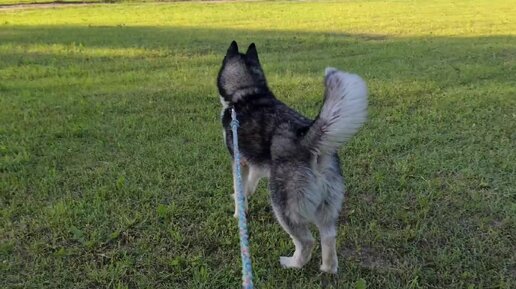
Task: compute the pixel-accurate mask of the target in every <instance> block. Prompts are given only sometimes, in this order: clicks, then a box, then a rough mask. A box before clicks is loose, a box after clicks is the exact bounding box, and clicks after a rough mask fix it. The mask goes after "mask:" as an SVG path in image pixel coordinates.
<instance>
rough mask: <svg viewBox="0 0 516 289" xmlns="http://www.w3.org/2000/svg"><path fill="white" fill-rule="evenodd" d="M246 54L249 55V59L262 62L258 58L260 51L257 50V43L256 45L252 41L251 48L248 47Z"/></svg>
mask: <svg viewBox="0 0 516 289" xmlns="http://www.w3.org/2000/svg"><path fill="white" fill-rule="evenodd" d="M245 56H247V59H250V60H254V61H256V62H258V63H260V60H259V59H258V51H256V45H254V43H251V45H249V48H247V52H246V53H245Z"/></svg>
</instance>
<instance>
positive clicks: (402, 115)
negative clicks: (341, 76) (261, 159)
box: [0, 0, 516, 289]
mask: <svg viewBox="0 0 516 289" xmlns="http://www.w3.org/2000/svg"><path fill="white" fill-rule="evenodd" d="M510 2H511V1H502V0H494V1H490V0H485V1H484V0H479V1H445V0H442V1H441V0H439V1H423V0H421V1H419V0H418V1H386V0H385V1H345V2H342V3H336V2H266V3H238V4H237V3H176V4H171V3H169V4H120V5H118V4H117V5H95V6H88V7H86V6H82V7H68V8H59V9H41V10H3V11H0V276H1V277H0V288H221V289H226V288H238V287H239V283H240V278H241V275H240V270H241V269H240V259H239V258H240V255H239V244H238V231H237V224H236V221H235V220H234V219H233V217H232V209H233V202H232V199H231V198H230V193H231V190H232V181H231V170H230V158H229V156H228V153H227V151H226V149H225V146H224V145H223V142H222V137H221V125H220V123H219V114H220V103H219V99H218V95H217V90H216V87H215V78H216V74H217V71H218V68H219V65H220V63H221V61H222V58H223V56H224V53H225V50H226V48H227V47H228V45H229V43H230V42H231V40H233V39H236V40H237V41H239V43H240V45H241V46H245V45H247V44H249V43H250V42H255V43H256V44H257V47H258V51H259V53H261V60H262V63H263V66H264V69H265V71H266V73H267V75H268V80H269V83H270V86H271V87H272V89H273V91H274V92H275V93H276V95H277V97H278V98H280V99H281V100H283V101H284V102H286V103H287V104H289V105H291V106H292V107H294V108H296V109H298V110H300V111H302V112H303V113H305V114H306V115H308V116H311V117H314V116H315V115H316V114H317V112H318V109H319V107H320V105H321V102H322V93H323V85H322V77H323V71H324V68H325V67H326V66H330V65H331V66H335V67H338V68H341V69H344V70H349V71H353V72H356V73H358V74H360V75H362V76H363V77H364V79H366V81H367V83H368V85H369V88H370V120H369V121H368V123H367V124H366V126H365V127H364V128H363V129H362V131H361V132H360V133H359V134H358V135H357V136H356V137H355V138H354V139H353V140H352V141H351V142H350V143H349V144H348V145H347V146H346V147H344V148H343V149H342V150H341V152H340V155H341V157H342V160H343V170H344V175H345V178H346V182H347V188H348V192H347V199H346V204H345V210H344V211H343V213H342V217H341V224H340V227H339V236H338V250H339V257H340V271H339V273H338V275H337V276H336V277H329V276H325V275H320V274H319V272H318V267H319V262H320V257H321V256H320V251H319V250H320V249H319V248H318V247H316V249H315V251H314V257H313V259H312V261H311V262H310V263H309V265H308V266H307V267H306V268H305V269H303V270H285V269H281V268H280V265H279V256H281V255H286V254H291V253H292V252H293V245H292V243H291V240H290V239H289V237H288V235H287V234H286V233H285V232H283V230H282V229H281V228H280V226H279V225H278V224H277V223H276V221H275V220H274V218H273V215H272V212H271V209H270V205H269V202H268V192H267V189H266V182H263V183H261V185H260V188H259V190H258V192H257V194H256V195H254V196H253V198H252V199H251V202H250V214H249V219H250V223H249V226H250V234H251V235H250V241H251V250H252V252H251V253H252V258H253V266H254V273H255V283H256V287H257V288H281V289H283V288H294V289H297V288H321V287H326V288H393V289H394V288H396V289H399V288H515V286H516V281H515V280H516V257H515V253H514V252H515V251H516V246H515V243H516V240H515V236H516V204H515V190H516V189H515V186H516V177H515V175H516V170H515V166H516V165H515V164H516V152H515V144H516V77H515V75H516V71H515V64H516V58H515V57H516V21H515V18H514V15H516V6H515V5H514V3H510ZM364 285H365V286H364Z"/></svg>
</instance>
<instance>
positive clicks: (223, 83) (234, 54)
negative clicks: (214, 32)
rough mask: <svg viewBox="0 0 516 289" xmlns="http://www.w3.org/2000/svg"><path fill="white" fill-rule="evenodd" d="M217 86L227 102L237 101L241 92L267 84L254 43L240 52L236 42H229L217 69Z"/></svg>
mask: <svg viewBox="0 0 516 289" xmlns="http://www.w3.org/2000/svg"><path fill="white" fill-rule="evenodd" d="M217 86H218V88H219V93H220V96H221V97H222V98H223V99H224V101H225V102H228V103H234V102H237V101H238V100H239V99H240V97H242V95H243V94H245V93H247V92H249V91H253V90H254V91H256V90H258V89H260V88H263V87H266V86H267V83H266V80H265V75H264V73H263V69H262V66H261V65H260V60H259V59H258V51H256V46H255V45H254V43H251V45H249V48H247V52H246V53H245V54H242V53H240V52H238V44H237V43H236V42H235V41H233V42H231V45H230V46H229V48H228V51H227V52H226V56H225V57H224V61H223V62H222V67H221V68H220V71H219V76H218V78H217Z"/></svg>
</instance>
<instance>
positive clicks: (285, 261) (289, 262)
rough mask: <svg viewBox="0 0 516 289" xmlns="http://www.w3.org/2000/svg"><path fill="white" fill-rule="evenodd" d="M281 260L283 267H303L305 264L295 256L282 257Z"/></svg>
mask: <svg viewBox="0 0 516 289" xmlns="http://www.w3.org/2000/svg"><path fill="white" fill-rule="evenodd" d="M279 262H280V264H281V267H283V268H298V269H299V268H301V267H303V264H300V262H299V261H298V260H297V259H296V258H294V257H280V259H279Z"/></svg>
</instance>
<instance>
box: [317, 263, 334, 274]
mask: <svg viewBox="0 0 516 289" xmlns="http://www.w3.org/2000/svg"><path fill="white" fill-rule="evenodd" d="M319 269H320V270H321V271H322V272H325V273H330V274H337V270H338V267H337V265H333V266H328V265H325V264H322V265H321V267H320V268H319Z"/></svg>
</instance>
